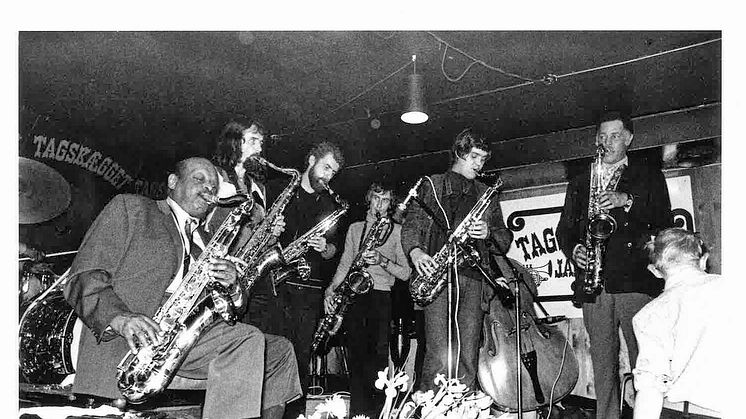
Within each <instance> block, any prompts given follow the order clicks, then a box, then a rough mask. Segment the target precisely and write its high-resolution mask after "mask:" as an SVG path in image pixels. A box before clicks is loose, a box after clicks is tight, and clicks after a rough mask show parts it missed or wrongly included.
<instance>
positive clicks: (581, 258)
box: [572, 244, 588, 270]
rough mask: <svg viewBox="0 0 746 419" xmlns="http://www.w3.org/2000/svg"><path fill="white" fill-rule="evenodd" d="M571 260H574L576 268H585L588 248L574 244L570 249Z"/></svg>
mask: <svg viewBox="0 0 746 419" xmlns="http://www.w3.org/2000/svg"><path fill="white" fill-rule="evenodd" d="M572 260H573V261H575V264H576V265H578V268H580V269H583V270H585V268H586V266H588V249H586V248H585V246H583V245H582V244H578V245H576V246H575V249H573V251H572Z"/></svg>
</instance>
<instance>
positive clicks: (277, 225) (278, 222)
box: [272, 214, 285, 237]
mask: <svg viewBox="0 0 746 419" xmlns="http://www.w3.org/2000/svg"><path fill="white" fill-rule="evenodd" d="M283 231H285V216H284V215H282V214H280V215H278V216H277V218H275V221H274V223H272V235H273V236H275V237H280V234H282V232H283Z"/></svg>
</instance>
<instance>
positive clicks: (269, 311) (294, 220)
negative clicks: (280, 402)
mask: <svg viewBox="0 0 746 419" xmlns="http://www.w3.org/2000/svg"><path fill="white" fill-rule="evenodd" d="M343 165H344V157H343V155H342V152H341V150H340V149H339V147H337V146H336V145H335V144H332V143H330V142H321V143H318V144H316V145H314V147H313V148H312V149H311V150H310V151H309V152H308V154H307V155H306V167H305V170H304V171H303V173H302V175H301V183H300V187H298V188H297V189H296V190H295V193H294V196H293V198H292V199H291V200H290V202H289V204H288V205H287V207H286V208H285V229H284V232H283V233H282V234H281V235H280V237H279V243H280V244H281V245H282V246H283V248H284V247H286V246H288V245H289V244H290V243H292V242H293V241H294V240H295V239H296V238H298V237H300V236H302V235H303V234H305V233H306V232H308V231H309V230H310V229H311V228H312V227H314V226H315V225H316V224H317V223H318V222H319V221H321V220H322V219H324V218H325V217H326V216H327V215H329V214H331V213H332V212H334V211H335V210H336V209H337V208H338V204H337V203H336V202H335V200H334V199H333V198H332V197H331V196H330V194H329V192H328V191H327V185H328V184H329V182H330V181H331V180H332V178H333V177H334V176H335V175H336V174H337V172H338V171H339V170H340V168H341V167H342V166H343ZM286 184H287V182H286V181H284V180H283V182H281V184H278V185H275V184H274V183H270V184H269V185H268V188H267V189H268V191H267V198H268V200H269V201H270V202H272V201H273V200H274V199H276V197H277V196H278V195H279V194H280V193H281V191H282V188H283V187H284V186H285V185H286ZM334 232H335V229H331V230H329V231H328V232H327V233H326V234H325V235H318V236H315V237H312V238H311V239H310V240H309V242H308V245H309V248H310V250H309V251H308V253H307V254H306V257H305V259H306V260H307V262H308V265H310V277H309V279H308V280H300V279H292V278H291V279H288V280H287V283H285V284H283V285H281V286H279V287H278V288H277V297H274V296H273V295H272V292H271V290H270V289H269V287H268V282H269V281H267V280H262V281H258V282H257V283H256V284H255V286H254V288H252V291H253V292H252V294H251V297H250V300H249V313H248V318H247V320H248V322H249V323H251V324H253V325H255V326H257V327H259V329H261V330H263V331H265V332H268V333H274V334H277V335H280V336H284V337H286V338H288V339H289V340H290V341H291V342H292V343H293V346H294V347H295V352H296V355H297V356H298V370H299V372H300V375H301V383H302V384H303V385H304V389H305V388H306V380H307V377H308V371H309V368H308V365H309V360H310V346H311V340H312V338H313V332H314V330H315V328H316V322H317V320H318V318H319V316H320V314H321V310H322V307H321V305H322V289H321V284H322V280H321V272H320V269H321V266H320V265H321V262H322V260H327V259H330V258H332V257H333V256H334V254H335V253H336V249H337V248H336V246H335V244H334V243H333V240H332V239H333V237H334ZM294 407H295V406H294ZM296 416H297V415H296ZM293 417H295V416H293Z"/></svg>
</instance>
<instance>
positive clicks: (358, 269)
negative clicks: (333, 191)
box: [311, 216, 394, 353]
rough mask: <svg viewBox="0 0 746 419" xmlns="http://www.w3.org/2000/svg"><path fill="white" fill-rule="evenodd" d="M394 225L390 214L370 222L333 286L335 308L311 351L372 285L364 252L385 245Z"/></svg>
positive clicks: (323, 322) (315, 350)
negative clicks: (340, 279) (343, 272)
mask: <svg viewBox="0 0 746 419" xmlns="http://www.w3.org/2000/svg"><path fill="white" fill-rule="evenodd" d="M393 229H394V225H393V224H392V223H391V219H390V218H388V217H380V216H379V217H377V219H376V221H375V223H374V224H373V225H372V226H371V228H370V231H369V232H368V234H367V235H366V236H365V239H364V241H363V244H362V246H361V247H360V251H359V252H358V253H357V254H356V255H355V258H354V259H353V261H352V265H350V270H349V271H348V272H347V275H346V276H345V279H344V280H343V281H342V283H340V284H339V286H338V287H337V288H336V289H335V290H334V296H333V297H332V298H333V300H334V310H333V311H332V312H331V313H328V314H326V315H325V316H324V317H323V318H322V319H321V320H320V321H319V325H318V326H317V327H316V332H315V333H314V334H313V342H311V353H318V350H319V349H320V348H322V347H323V345H324V344H325V343H326V341H327V340H328V339H329V338H330V337H332V336H334V335H335V334H336V333H337V331H339V328H340V327H341V326H342V320H343V319H344V315H345V314H346V313H347V309H348V308H349V306H350V304H352V301H353V300H354V299H355V297H357V296H358V295H362V294H365V293H367V292H368V291H370V289H371V288H372V287H373V279H372V278H371V276H370V273H368V272H367V271H366V270H365V267H366V266H368V264H367V263H365V259H363V253H365V252H367V251H368V250H373V249H375V248H376V247H379V246H381V245H383V244H384V243H385V242H386V240H387V239H388V238H389V235H391V232H392V231H393Z"/></svg>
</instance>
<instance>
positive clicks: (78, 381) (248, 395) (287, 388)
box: [64, 158, 301, 418]
mask: <svg viewBox="0 0 746 419" xmlns="http://www.w3.org/2000/svg"><path fill="white" fill-rule="evenodd" d="M217 187H218V176H217V172H216V170H215V167H214V166H213V165H212V163H210V161H208V160H206V159H203V158H190V159H186V160H183V161H181V162H179V163H177V164H176V167H175V170H174V171H173V173H171V174H170V175H169V176H168V188H169V192H168V198H167V199H165V200H162V201H153V200H151V199H149V198H146V197H143V196H137V195H117V196H116V197H114V198H113V199H112V200H111V202H109V204H107V206H106V207H105V208H104V209H103V210H102V211H101V214H99V216H98V217H97V218H96V220H95V221H94V223H93V225H92V226H91V228H90V229H89V230H88V232H87V233H86V236H85V238H84V239H83V243H82V245H81V247H80V249H79V251H78V254H77V255H76V257H75V260H74V262H73V264H72V266H71V267H70V278H69V282H68V283H67V285H66V287H65V290H64V293H65V298H66V299H67V301H68V302H69V303H70V305H71V306H72V307H73V308H74V309H75V312H76V313H77V314H78V316H79V317H80V318H81V319H82V320H83V322H84V323H85V324H86V326H87V328H84V331H83V334H82V336H81V341H80V350H79V353H80V356H79V358H78V362H77V365H76V377H75V384H74V387H73V391H74V392H76V393H83V394H92V395H96V396H102V397H107V398H118V397H121V395H120V394H119V390H118V389H117V379H116V367H117V363H119V361H120V360H121V359H122V357H123V356H125V354H126V353H127V351H128V350H132V351H136V348H137V346H136V345H138V344H139V345H143V344H144V343H146V342H148V341H151V342H157V341H159V339H160V335H159V332H160V331H161V330H160V325H159V324H158V323H156V322H155V321H153V318H152V316H153V315H154V313H155V312H156V311H157V310H158V308H159V307H160V306H161V305H162V304H163V302H164V301H166V300H167V299H168V296H169V295H171V294H172V293H173V292H174V291H175V290H178V288H179V287H178V285H179V283H181V281H182V280H183V278H184V276H185V272H189V268H188V264H192V263H194V262H195V261H196V260H198V257H199V256H198V255H197V253H198V252H201V249H203V248H204V247H205V245H206V244H207V242H208V241H209V240H208V239H207V237H204V238H203V234H204V232H202V231H201V230H202V228H201V227H202V223H203V221H204V218H205V215H206V214H207V213H208V211H209V210H210V207H211V205H212V204H211V202H212V200H213V199H214V197H215V192H216V191H217ZM198 233H199V234H198ZM208 271H209V274H210V276H211V277H212V279H213V280H215V281H218V282H220V283H221V284H222V285H224V286H226V287H230V288H232V287H235V286H236V275H237V272H236V267H235V265H234V264H233V263H232V262H231V261H229V260H227V259H223V258H215V259H214V260H212V261H211V262H210V265H209V268H208ZM265 345H266V346H265ZM265 348H266V356H265ZM176 375H177V376H181V377H186V378H192V379H202V380H205V385H206V387H207V392H206V394H205V403H204V408H203V411H202V413H203V417H208V418H217V417H220V418H247V417H257V416H259V415H260V410H261V414H262V417H282V414H283V411H284V406H285V403H286V402H288V401H291V400H293V399H295V398H297V397H299V396H300V390H301V389H300V383H299V381H298V371H297V367H296V365H295V356H294V354H293V349H292V346H291V345H290V343H289V342H288V341H287V340H286V339H283V338H279V337H274V338H273V339H269V338H265V335H264V334H263V333H261V332H260V331H259V330H258V329H257V328H255V327H252V326H249V325H246V324H240V323H239V324H235V325H234V326H229V325H228V324H226V323H225V322H222V321H221V322H217V323H215V324H214V326H212V327H211V328H209V329H207V330H206V331H204V332H202V334H201V335H200V336H199V337H198V340H197V343H196V345H195V346H194V347H193V348H192V349H191V350H190V351H189V353H188V354H187V355H186V358H185V360H184V362H183V364H181V366H180V367H179V369H178V370H177V371H176ZM288 384H289V385H288Z"/></svg>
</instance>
